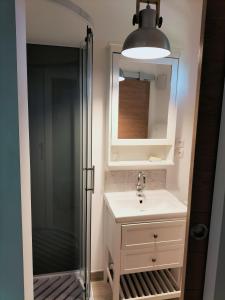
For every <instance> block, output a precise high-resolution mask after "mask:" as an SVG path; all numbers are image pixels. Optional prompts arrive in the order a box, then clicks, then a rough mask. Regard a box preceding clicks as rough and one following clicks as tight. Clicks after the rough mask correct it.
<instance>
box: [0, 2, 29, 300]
mask: <svg viewBox="0 0 225 300" xmlns="http://www.w3.org/2000/svg"><path fill="white" fill-rule="evenodd" d="M19 163H20V162H19V128H18V95H17V68H16V26H15V0H0V300H23V299H24V291H23V256H22V228H21V198H20V165H19Z"/></svg>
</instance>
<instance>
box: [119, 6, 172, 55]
mask: <svg viewBox="0 0 225 300" xmlns="http://www.w3.org/2000/svg"><path fill="white" fill-rule="evenodd" d="M141 2H143V3H147V7H146V8H145V9H143V10H141V11H140V3H141ZM150 4H155V5H156V10H155V9H152V8H151V6H150ZM162 22H163V18H162V17H160V0H150V1H146V0H137V11H136V15H134V17H133V25H135V24H138V25H139V28H138V29H137V30H135V31H133V32H132V33H131V34H129V35H128V37H127V38H126V40H125V42H124V45H123V49H122V55H123V56H126V57H129V58H134V59H157V58H162V57H166V56H169V55H170V54H171V50H170V43H169V40H168V38H167V37H166V35H165V34H164V33H163V32H162V31H161V30H159V29H157V28H156V27H159V28H161V26H162Z"/></svg>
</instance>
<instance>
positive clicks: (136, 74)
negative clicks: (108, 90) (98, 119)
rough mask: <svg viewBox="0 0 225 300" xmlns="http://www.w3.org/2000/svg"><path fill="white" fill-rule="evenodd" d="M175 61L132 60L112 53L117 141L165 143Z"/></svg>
mask: <svg viewBox="0 0 225 300" xmlns="http://www.w3.org/2000/svg"><path fill="white" fill-rule="evenodd" d="M176 72H177V59H172V58H163V59H158V60H151V61H150V60H148V61H147V60H144V61H142V60H134V59H130V58H126V57H123V56H122V55H121V54H120V53H115V52H114V53H113V85H112V86H113V90H114V91H113V92H112V94H113V98H114V100H113V103H112V114H113V115H112V122H113V123H112V131H113V132H114V138H115V139H116V140H150V139H167V138H168V133H169V121H170V118H169V113H170V109H171V102H173V101H172V100H174V99H172V98H175V90H176V80H175V79H176V75H175V74H176Z"/></svg>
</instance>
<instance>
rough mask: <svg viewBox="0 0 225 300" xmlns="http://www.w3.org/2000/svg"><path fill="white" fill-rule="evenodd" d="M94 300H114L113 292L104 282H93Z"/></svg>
mask: <svg viewBox="0 0 225 300" xmlns="http://www.w3.org/2000/svg"><path fill="white" fill-rule="evenodd" d="M91 285H92V291H93V296H94V299H93V300H112V296H111V290H110V287H109V286H108V284H105V283H104V282H103V281H95V282H92V284H91Z"/></svg>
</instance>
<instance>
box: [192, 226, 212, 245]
mask: <svg viewBox="0 0 225 300" xmlns="http://www.w3.org/2000/svg"><path fill="white" fill-rule="evenodd" d="M208 233H209V229H208V227H207V226H206V225H205V224H195V225H194V226H192V227H191V230H190V234H191V237H192V238H193V239H194V240H197V241H202V240H205V239H206V238H207V236H208Z"/></svg>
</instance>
